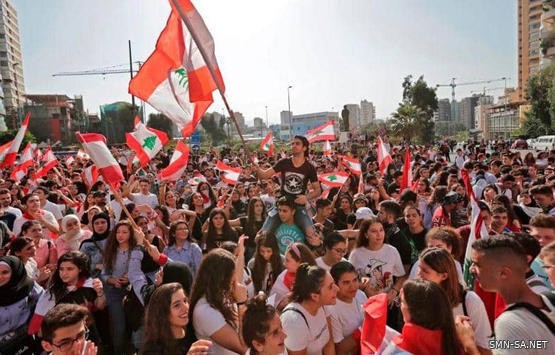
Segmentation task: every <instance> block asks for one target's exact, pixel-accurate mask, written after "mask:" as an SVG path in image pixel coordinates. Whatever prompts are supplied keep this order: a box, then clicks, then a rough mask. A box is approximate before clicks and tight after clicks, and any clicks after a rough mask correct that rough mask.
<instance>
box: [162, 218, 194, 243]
mask: <svg viewBox="0 0 555 355" xmlns="http://www.w3.org/2000/svg"><path fill="white" fill-rule="evenodd" d="M180 224H184V225H186V226H187V230H188V231H189V232H188V234H187V240H189V241H191V230H190V229H189V224H188V223H187V222H185V221H176V222H173V223H172V224H171V225H170V230H169V231H168V246H171V245H174V244H175V232H176V230H177V227H179V225H180Z"/></svg>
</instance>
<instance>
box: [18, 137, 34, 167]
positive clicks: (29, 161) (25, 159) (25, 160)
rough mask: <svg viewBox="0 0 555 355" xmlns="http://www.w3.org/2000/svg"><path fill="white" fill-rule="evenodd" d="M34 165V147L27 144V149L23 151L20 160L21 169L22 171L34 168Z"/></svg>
mask: <svg viewBox="0 0 555 355" xmlns="http://www.w3.org/2000/svg"><path fill="white" fill-rule="evenodd" d="M33 163H34V160H33V147H32V146H31V143H29V142H28V143H27V145H26V146H25V148H23V150H22V151H21V158H19V168H20V169H25V170H26V169H27V168H29V167H30V166H32V165H33Z"/></svg>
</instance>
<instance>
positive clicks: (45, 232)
mask: <svg viewBox="0 0 555 355" xmlns="http://www.w3.org/2000/svg"><path fill="white" fill-rule="evenodd" d="M41 211H42V212H43V217H44V219H46V221H47V222H48V223H50V224H53V225H55V226H56V227H60V225H59V224H58V221H57V220H56V217H54V215H53V214H52V213H50V212H48V211H45V210H41ZM27 221H29V219H27V218H25V217H24V216H21V217H19V218H16V220H15V222H13V232H14V234H15V235H19V233H21V226H22V225H23V223H25V222H27ZM42 236H43V237H44V238H46V239H47V240H53V239H55V238H54V233H52V232H51V231H50V229H48V228H46V227H45V226H42Z"/></svg>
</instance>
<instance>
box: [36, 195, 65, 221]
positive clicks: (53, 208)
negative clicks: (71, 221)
mask: <svg viewBox="0 0 555 355" xmlns="http://www.w3.org/2000/svg"><path fill="white" fill-rule="evenodd" d="M41 208H42V209H43V210H45V211H48V212H50V213H52V214H53V215H54V217H56V220H58V221H59V220H60V219H62V218H64V216H63V215H62V210H61V209H60V207H59V206H58V205H57V204H55V203H52V202H50V201H48V200H46V203H45V204H44V207H41Z"/></svg>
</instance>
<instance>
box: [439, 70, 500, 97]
mask: <svg viewBox="0 0 555 355" xmlns="http://www.w3.org/2000/svg"><path fill="white" fill-rule="evenodd" d="M507 79H511V78H507V77H505V76H504V77H502V78H498V79H491V80H480V81H471V82H466V83H455V80H456V78H452V79H451V83H450V84H438V85H436V88H439V87H445V86H450V87H451V102H455V88H456V87H457V86H468V85H478V84H490V83H494V82H497V81H505V88H506V87H507Z"/></svg>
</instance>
